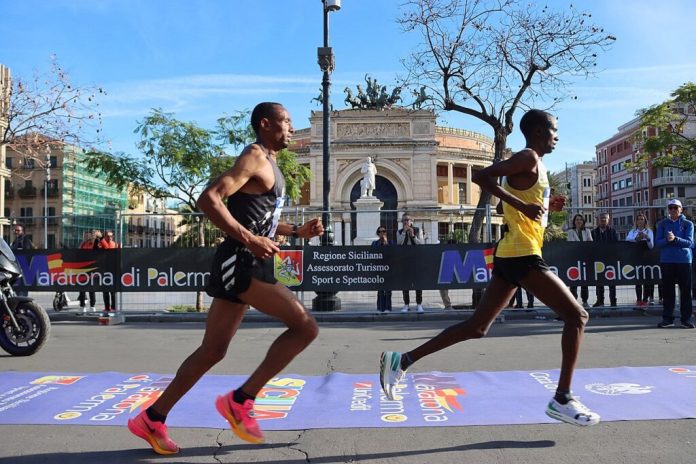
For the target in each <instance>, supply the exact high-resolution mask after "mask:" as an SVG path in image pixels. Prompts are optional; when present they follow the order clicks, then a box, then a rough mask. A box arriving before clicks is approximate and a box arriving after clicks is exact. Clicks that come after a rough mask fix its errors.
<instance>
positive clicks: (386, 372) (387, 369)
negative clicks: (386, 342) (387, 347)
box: [379, 351, 406, 401]
mask: <svg viewBox="0 0 696 464" xmlns="http://www.w3.org/2000/svg"><path fill="white" fill-rule="evenodd" d="M405 375H406V371H404V370H402V369H401V353H399V352H398V351H384V352H382V357H381V358H380V360H379V382H380V383H381V384H382V391H383V392H384V394H385V395H386V396H387V398H389V400H390V401H394V387H395V386H396V385H397V384H398V383H399V382H401V381H402V380H403V379H404V376H405Z"/></svg>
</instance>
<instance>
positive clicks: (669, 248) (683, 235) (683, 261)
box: [655, 198, 694, 329]
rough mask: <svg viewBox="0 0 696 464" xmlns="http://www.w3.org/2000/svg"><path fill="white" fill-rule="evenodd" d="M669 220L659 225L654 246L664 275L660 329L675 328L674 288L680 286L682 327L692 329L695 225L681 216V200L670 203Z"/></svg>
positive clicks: (664, 220)
mask: <svg viewBox="0 0 696 464" xmlns="http://www.w3.org/2000/svg"><path fill="white" fill-rule="evenodd" d="M667 214H668V215H667V217H666V218H664V219H663V220H662V221H660V222H659V223H658V224H657V234H655V243H656V244H657V246H658V248H660V270H661V272H662V300H663V309H662V322H660V323H659V324H657V326H658V327H659V328H661V329H664V328H666V327H674V304H675V300H676V295H675V292H674V285H675V284H676V285H679V295H680V298H679V309H680V311H681V325H682V328H684V329H693V328H694V323H693V322H692V320H691V311H692V307H691V259H692V256H691V247H692V246H693V244H694V224H693V223H692V222H691V221H689V220H688V219H686V217H684V215H683V214H682V204H681V201H679V200H677V199H675V198H673V199H671V200H669V202H667Z"/></svg>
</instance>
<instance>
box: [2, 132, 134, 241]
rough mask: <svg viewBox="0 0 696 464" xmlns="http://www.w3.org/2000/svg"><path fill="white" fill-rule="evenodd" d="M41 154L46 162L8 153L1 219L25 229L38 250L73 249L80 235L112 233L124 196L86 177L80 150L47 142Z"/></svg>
mask: <svg viewBox="0 0 696 464" xmlns="http://www.w3.org/2000/svg"><path fill="white" fill-rule="evenodd" d="M45 151H46V158H45V159H36V158H34V157H28V156H24V155H23V154H22V153H19V152H16V151H14V150H13V149H11V148H8V149H7V156H6V158H5V166H6V168H7V169H8V170H9V171H10V172H11V177H10V179H6V180H5V182H4V188H5V192H4V199H5V205H4V210H3V213H4V217H5V218H8V219H9V221H11V222H12V223H21V224H22V225H24V227H25V230H26V233H27V235H29V236H30V237H31V238H32V241H33V242H34V244H35V245H36V246H38V247H41V248H62V247H68V248H74V247H77V246H78V245H79V244H80V242H81V241H82V237H83V234H84V232H88V231H92V230H95V229H96V230H102V231H104V230H115V229H116V228H117V225H118V218H117V212H118V211H122V210H123V209H125V208H126V203H127V196H126V193H125V192H122V191H120V190H118V189H117V188H116V187H113V186H110V185H107V183H106V180H105V179H104V178H103V176H100V175H97V174H94V173H92V172H90V171H88V170H87V169H86V167H85V162H84V156H85V155H84V153H83V151H82V150H81V149H79V148H77V147H73V146H70V145H65V144H63V143H61V142H46V143H45ZM5 235H8V233H7V232H6V233H5ZM44 235H45V237H44ZM6 238H9V236H8V237H6Z"/></svg>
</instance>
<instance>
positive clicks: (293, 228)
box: [292, 224, 298, 238]
mask: <svg viewBox="0 0 696 464" xmlns="http://www.w3.org/2000/svg"><path fill="white" fill-rule="evenodd" d="M297 237H298V235H297V224H293V225H292V238H297Z"/></svg>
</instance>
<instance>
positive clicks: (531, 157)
mask: <svg viewBox="0 0 696 464" xmlns="http://www.w3.org/2000/svg"><path fill="white" fill-rule="evenodd" d="M520 130H521V131H522V133H523V134H524V136H525V139H526V141H527V148H525V149H524V150H521V151H519V152H517V153H515V154H514V155H513V156H512V157H510V158H509V159H507V160H504V161H500V162H499V163H496V164H493V165H491V166H489V167H487V168H485V169H482V170H480V171H478V172H477V173H476V174H474V176H473V179H472V180H473V181H474V182H476V183H477V184H478V185H479V186H480V187H481V188H482V189H483V190H485V191H487V192H489V193H491V194H493V195H495V196H497V197H499V198H500V199H501V200H502V201H503V202H504V204H503V214H504V216H505V218H504V220H505V223H506V224H507V226H508V232H507V233H506V234H505V237H504V238H503V239H502V240H501V241H500V242H499V243H498V246H497V248H496V252H495V258H494V266H493V276H492V278H491V281H490V282H489V283H488V286H487V287H486V290H485V292H484V294H483V297H482V299H481V301H480V303H479V305H478V306H477V308H476V311H474V314H473V315H472V316H471V318H470V319H468V320H466V321H464V322H460V323H458V324H455V325H453V326H451V327H449V328H447V329H445V330H444V331H442V332H441V333H440V334H439V335H437V336H436V337H434V338H432V339H431V340H429V341H427V342H425V343H424V344H422V345H421V346H419V347H418V348H416V349H415V350H412V351H409V352H407V353H403V354H402V353H398V352H395V351H386V352H384V353H382V358H381V363H380V381H381V383H382V388H383V390H384V393H385V395H387V397H388V398H389V399H393V393H394V386H395V385H396V384H398V383H399V382H400V381H401V380H402V379H403V377H404V375H405V374H406V369H408V368H409V367H410V366H411V365H412V364H413V363H414V362H416V361H418V360H419V359H421V358H423V357H425V356H427V355H429V354H432V353H435V352H437V351H440V350H443V349H445V348H447V347H449V346H451V345H454V344H455V343H459V342H462V341H464V340H469V339H472V338H481V337H483V336H484V335H486V332H487V331H488V329H489V328H490V326H491V324H492V323H493V321H494V320H495V318H496V316H497V315H498V314H500V312H501V311H502V310H503V309H504V308H505V307H506V306H507V304H508V302H509V301H510V298H512V296H513V295H514V294H515V291H516V289H517V287H518V286H520V285H521V286H522V287H524V288H525V289H527V290H529V291H530V292H532V293H533V294H534V295H536V296H537V297H538V298H539V299H540V300H541V301H542V302H543V303H545V304H546V305H547V306H549V307H550V308H551V309H553V310H554V311H556V313H558V314H559V315H560V317H561V318H562V319H563V321H564V322H565V325H564V327H563V335H562V337H561V352H562V355H563V357H562V362H561V373H560V378H559V379H558V388H557V390H556V394H555V396H554V397H553V398H552V399H551V401H550V402H549V404H548V406H547V409H546V414H547V415H548V416H549V417H552V418H554V419H557V420H561V421H564V422H568V423H570V424H575V425H582V426H586V425H595V424H597V423H599V415H598V414H596V413H594V412H592V411H590V410H589V409H588V408H587V407H586V406H585V405H583V404H582V403H580V401H578V400H577V399H576V398H574V397H573V396H572V394H571V391H570V386H571V380H572V377H573V371H574V369H575V364H576V362H577V359H578V353H579V350H580V342H581V340H582V336H583V333H584V331H585V324H586V323H587V320H588V314H587V312H586V311H585V310H584V309H583V307H582V306H580V304H578V302H577V301H576V300H575V298H573V295H571V293H570V290H568V287H566V285H565V284H564V283H563V282H562V281H561V280H560V279H559V278H558V277H557V276H556V275H555V274H554V273H553V272H550V271H549V267H548V265H547V264H546V263H545V262H544V260H543V259H542V257H541V246H542V243H543V240H544V229H545V228H546V224H547V221H548V211H549V210H551V211H560V210H561V209H562V208H563V206H564V203H565V199H564V198H563V197H560V196H556V195H551V193H550V188H549V181H548V178H547V175H546V168H545V167H544V165H543V163H542V162H541V158H542V157H543V156H544V155H546V154H548V153H551V151H553V149H554V147H555V145H556V142H557V141H558V137H557V136H556V132H557V127H556V118H555V117H554V116H552V115H551V114H549V113H546V112H545V111H541V110H530V111H528V112H527V113H525V114H524V116H523V117H522V119H521V121H520ZM499 177H503V178H504V181H503V184H502V186H501V185H499V184H498V183H497V179H498V178H499Z"/></svg>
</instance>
